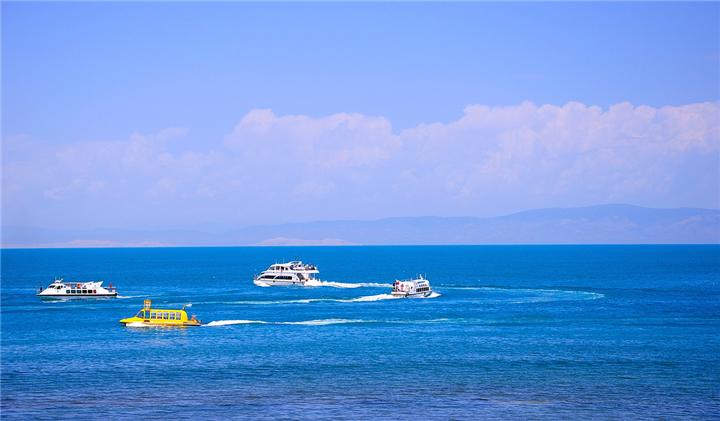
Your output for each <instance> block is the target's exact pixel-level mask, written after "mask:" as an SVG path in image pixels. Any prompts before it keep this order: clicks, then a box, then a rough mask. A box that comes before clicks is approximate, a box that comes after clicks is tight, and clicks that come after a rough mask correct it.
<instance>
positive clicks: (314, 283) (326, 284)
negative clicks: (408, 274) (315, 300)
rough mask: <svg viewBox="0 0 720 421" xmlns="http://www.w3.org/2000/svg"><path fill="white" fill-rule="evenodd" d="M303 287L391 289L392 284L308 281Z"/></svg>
mask: <svg viewBox="0 0 720 421" xmlns="http://www.w3.org/2000/svg"><path fill="white" fill-rule="evenodd" d="M305 286H308V287H333V288H362V287H366V288H392V284H378V283H373V282H360V283H349V282H331V281H317V280H316V281H310V282H306V283H305Z"/></svg>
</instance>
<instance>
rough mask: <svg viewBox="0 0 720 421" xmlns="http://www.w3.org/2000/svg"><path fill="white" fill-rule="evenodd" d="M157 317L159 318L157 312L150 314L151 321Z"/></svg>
mask: <svg viewBox="0 0 720 421" xmlns="http://www.w3.org/2000/svg"><path fill="white" fill-rule="evenodd" d="M156 317H157V313H156V312H154V311H153V312H151V313H150V318H151V319H154V318H156Z"/></svg>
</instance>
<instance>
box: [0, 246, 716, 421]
mask: <svg viewBox="0 0 720 421" xmlns="http://www.w3.org/2000/svg"><path fill="white" fill-rule="evenodd" d="M296 255H299V256H300V259H301V260H303V261H304V262H305V263H312V264H314V265H317V266H318V269H319V270H320V275H319V276H320V278H322V279H323V280H325V281H331V282H333V286H323V287H306V288H303V287H292V286H285V287H281V286H275V287H268V288H262V287H259V286H256V285H254V284H253V282H252V277H253V274H254V273H259V272H260V271H262V270H265V269H267V267H268V266H270V265H271V264H272V263H275V262H282V261H290V260H294V258H295V256H296ZM417 274H422V275H424V276H426V277H427V278H428V279H429V280H430V283H431V286H432V287H433V289H434V290H435V291H436V292H437V294H436V296H434V297H432V298H425V299H388V295H387V294H388V293H389V292H390V290H391V287H390V284H391V283H392V282H394V281H395V280H396V279H408V278H411V277H415V276H416V275H417ZM55 277H58V278H60V277H62V278H64V279H65V280H66V281H70V282H85V281H91V280H102V281H104V282H105V284H104V285H106V286H107V285H108V284H109V283H112V284H113V286H116V287H117V288H118V292H119V295H120V297H119V298H116V299H98V300H95V299H93V300H64V301H41V300H40V299H39V298H38V297H36V296H35V295H34V294H35V292H34V287H36V286H39V285H43V286H47V285H48V284H49V283H52V281H53V279H54V278H55ZM1 282H2V284H1V287H2V291H1V294H2V307H1V310H0V316H1V321H0V323H1V325H0V326H1V330H2V353H1V354H0V358H1V367H0V368H1V389H0V394H1V397H2V402H1V406H0V414H1V415H2V418H3V419H48V420H58V419H60V420H63V419H108V418H113V419H116V420H120V419H133V420H137V419H142V418H151V419H158V418H162V419H268V420H277V419H310V420H323V419H373V420H375V419H392V420H413V421H414V420H418V419H438V420H449V419H493V420H497V419H500V420H502V419H513V420H514V419H523V420H526V419H532V420H557V419H592V420H598V419H607V420H610V419H612V420H615V419H632V420H659V419H666V420H698V419H718V418H720V247H718V246H716V245H710V246H407V247H369V246H368V247H366V246H362V247H267V248H252V247H236V248H157V249H155V248H138V249H44V250H3V251H2V279H1ZM147 298H149V299H152V300H153V307H157V308H170V309H179V308H181V307H182V306H183V305H184V304H186V303H187V302H189V301H192V307H190V308H189V309H188V310H189V314H190V315H192V314H195V315H197V316H198V318H200V319H202V321H203V323H205V324H206V325H205V326H201V327H190V328H159V327H155V328H130V327H124V326H122V325H121V324H120V323H118V321H119V320H120V319H121V318H126V317H131V316H134V315H135V314H136V313H137V311H138V310H140V309H141V308H142V305H143V300H144V299H147Z"/></svg>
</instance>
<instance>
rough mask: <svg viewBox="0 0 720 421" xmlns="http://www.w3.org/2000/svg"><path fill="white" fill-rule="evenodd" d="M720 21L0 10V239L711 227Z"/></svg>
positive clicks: (312, 6)
mask: <svg viewBox="0 0 720 421" xmlns="http://www.w3.org/2000/svg"><path fill="white" fill-rule="evenodd" d="M719 16H720V6H719V4H718V3H717V2H706V3H681V2H677V3H675V2H671V3H624V2H619V3H616V2H606V3H584V2H577V3H576V2H570V3H566V2H552V3H542V2H541V3H524V2H518V3H494V2H479V3H466V2H459V3H424V2H423V3H409V2H399V3H303V2H299V3H279V2H273V3H256V2H218V3H203V2H191V3H182V2H152V3H140V2H125V3H120V2H99V3H79V2H78V3H72V2H29V3H28V2H3V4H2V136H3V146H2V152H3V204H2V207H3V225H13V226H31V227H48V228H94V227H113V228H134V227H143V228H152V227H191V226H194V225H195V224H199V223H204V222H212V223H217V224H221V225H223V226H228V227H232V226H240V225H251V224H258V223H283V222H302V221H312V220H319V219H330V220H334V219H376V218H382V217H389V216H419V215H438V216H496V215H502V214H507V213H511V212H517V211H522V210H527V209H533V208H543V207H567V206H585V205H595V204H603V203H630V204H635V205H641V206H652V207H664V208H673V207H706V208H718V207H720V198H719V193H718V189H719V186H718V180H719V179H720V174H719V172H718V167H719V164H720V162H719V160H718V143H719V140H718V137H719V134H718V132H719V129H718V125H719V124H718V107H719V103H718V101H719V100H720V87H719V81H720V72H719V68H720V66H719V64H718V63H719V60H720V47H719V43H720V41H719V40H720V30H719V22H720V19H718V17H719Z"/></svg>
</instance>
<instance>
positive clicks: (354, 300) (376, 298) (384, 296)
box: [333, 294, 398, 303]
mask: <svg viewBox="0 0 720 421" xmlns="http://www.w3.org/2000/svg"><path fill="white" fill-rule="evenodd" d="M395 298H398V297H393V296H392V295H391V294H379V295H368V296H367V297H359V298H351V299H349V300H333V301H337V302H340V303H359V302H365V301H380V300H394V299H395Z"/></svg>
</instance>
